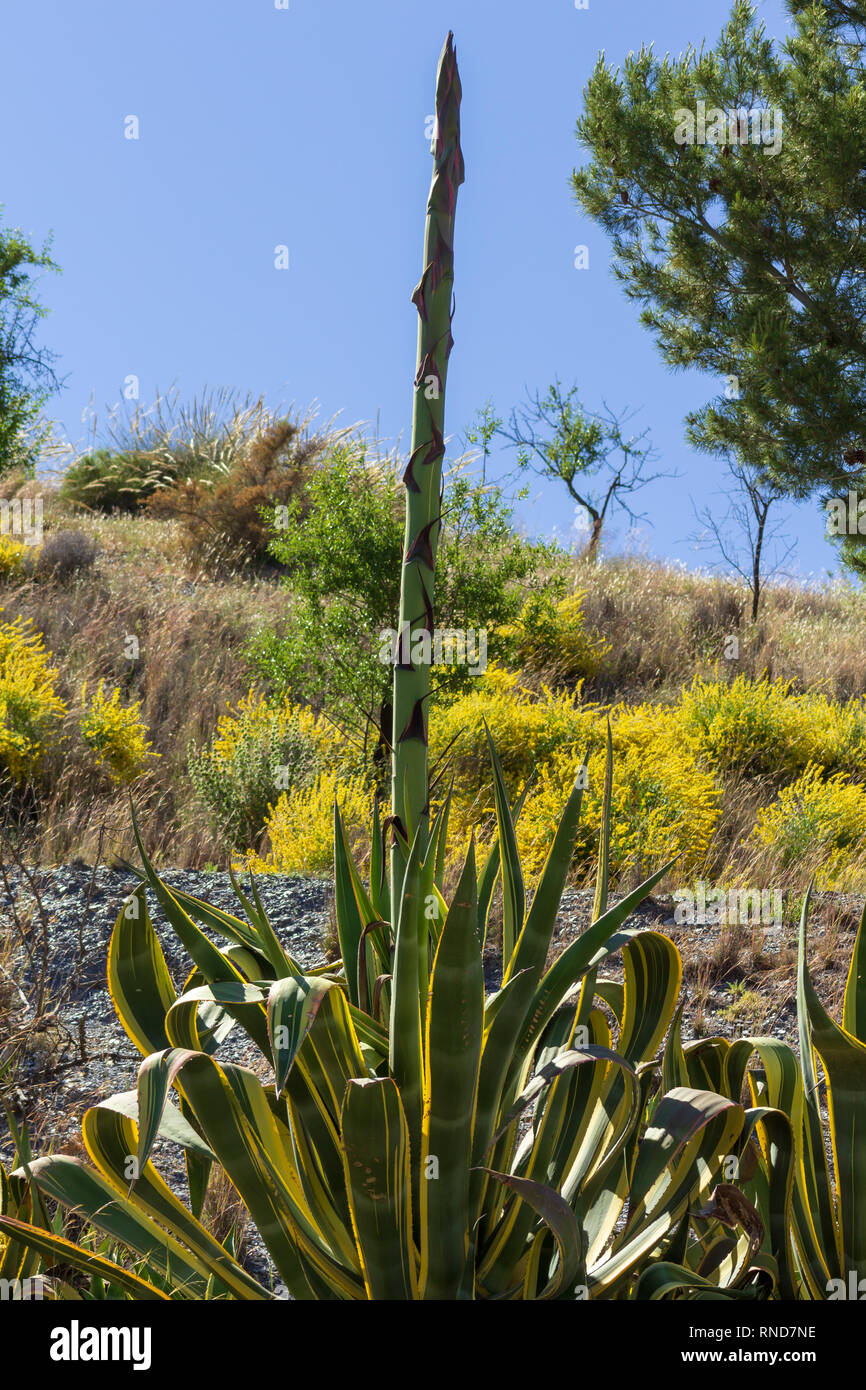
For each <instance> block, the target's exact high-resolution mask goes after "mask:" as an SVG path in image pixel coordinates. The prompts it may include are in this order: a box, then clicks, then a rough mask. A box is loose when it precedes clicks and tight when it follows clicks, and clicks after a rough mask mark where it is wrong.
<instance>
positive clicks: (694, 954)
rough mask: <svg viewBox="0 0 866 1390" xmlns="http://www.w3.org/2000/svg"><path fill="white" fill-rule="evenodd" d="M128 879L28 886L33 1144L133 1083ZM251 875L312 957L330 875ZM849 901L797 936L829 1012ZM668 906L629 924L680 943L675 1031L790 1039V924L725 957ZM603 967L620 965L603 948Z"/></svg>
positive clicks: (175, 963) (646, 910) (21, 1094)
mask: <svg viewBox="0 0 866 1390" xmlns="http://www.w3.org/2000/svg"><path fill="white" fill-rule="evenodd" d="M165 880H166V882H167V883H168V884H169V885H170V886H173V887H177V888H180V889H182V890H184V891H185V892H187V893H190V894H193V895H194V896H196V897H202V898H205V899H206V900H207V901H209V902H210V903H212V904H214V905H215V906H217V907H220V908H222V909H224V910H226V911H229V912H233V913H235V914H236V915H242V913H241V911H240V907H239V904H238V901H237V899H236V897H235V894H234V891H233V889H232V886H231V882H230V880H229V877H228V874H224V873H206V872H193V871H182V870H178V871H166V872H165ZM10 882H11V886H12V889H13V893H15V894H16V895H17V904H18V911H19V914H20V912H21V910H22V908H26V905H27V902H28V901H31V902H32V899H29V898H28V893H27V890H26V889H25V890H24V891H19V890H18V886H17V880H14V879H12V880H10ZM137 882H138V880H137V879H136V878H135V877H134V876H133V875H132V874H130V873H129V872H128V871H126V870H123V869H113V868H99V869H97V870H95V871H94V870H92V869H91V868H88V867H84V866H81V867H78V866H75V865H72V866H68V867H63V868H58V869H50V870H42V871H39V894H40V897H41V901H42V907H43V911H44V913H45V915H46V918H47V922H48V932H49V941H50V952H49V956H48V981H47V983H48V991H47V1007H48V1008H49V1009H50V1008H51V1004H52V1000H53V999H56V998H57V997H58V994H60V993H64V992H65V995H64V999H63V1002H62V1004H61V1006H60V1007H59V1009H58V1010H57V1013H56V1016H55V1017H54V1018H51V1019H49V1020H48V1022H47V1025H46V1027H45V1028H44V1030H43V1031H42V1032H40V1033H39V1034H38V1042H37V1043H36V1045H32V1039H31V1046H30V1047H29V1048H28V1052H27V1056H26V1060H25V1062H24V1065H23V1067H22V1069H21V1074H20V1076H19V1081H18V1088H17V1091H16V1094H15V1097H14V1104H15V1109H16V1111H17V1113H18V1116H19V1117H20V1118H26V1119H27V1121H28V1123H29V1125H30V1129H31V1134H32V1138H33V1149H34V1152H35V1153H37V1154H40V1153H45V1152H47V1151H48V1150H49V1148H52V1149H54V1150H58V1149H65V1150H67V1151H69V1152H79V1153H80V1152H82V1148H81V1143H80V1138H79V1132H80V1117H81V1115H82V1113H83V1111H84V1110H85V1109H86V1108H87V1107H88V1106H89V1105H93V1104H94V1103H95V1102H97V1101H99V1100H101V1099H103V1098H105V1097H106V1096H109V1095H112V1094H114V1093H115V1092H118V1091H126V1090H130V1089H132V1088H133V1087H134V1085H135V1079H136V1070H137V1066H138V1061H139V1058H138V1054H137V1052H136V1049H135V1048H134V1046H133V1044H132V1043H131V1042H130V1040H129V1039H128V1038H127V1036H126V1034H125V1033H124V1031H123V1029H122V1028H121V1026H120V1024H119V1022H118V1021H117V1018H116V1015H115V1013H114V1009H113V1007H112V1004H111V1000H110V997H109V994H108V989H107V986H106V980H105V963H106V955H107V950H108V942H109V937H110V935H111V931H112V928H113V926H114V922H115V920H116V917H117V914H118V911H119V910H120V906H121V904H122V901H123V899H124V898H125V897H126V895H127V894H128V893H129V892H130V891H131V890H132V889H133V888H134V887H135V886H136V885H137ZM258 885H259V890H260V892H261V896H262V899H263V902H264V904H265V907H266V910H267V912H268V915H269V917H270V919H271V922H272V924H273V926H274V928H275V930H276V932H277V935H278V936H279V938H280V940H281V941H282V943H283V944H284V945H285V946H286V947H287V948H288V949H289V950H290V951H291V952H292V954H293V955H294V956H295V957H296V958H297V959H298V960H299V961H300V963H301V964H302V965H304V966H307V967H309V966H311V965H313V964H315V963H316V962H317V961H321V960H322V959H323V958H324V956H325V953H326V952H325V938H326V934H327V933H328V929H329V925H330V921H331V909H332V898H333V890H332V887H331V885H330V884H329V883H327V882H325V881H323V880H316V879H300V878H282V877H277V876H269V875H263V876H262V877H261V878H260V879H259V880H258ZM148 896H149V900H150V902H149V906H150V911H151V914H152V918H153V923H154V927H155V930H156V932H157V935H158V936H159V939H160V941H161V943H162V947H163V950H164V952H165V956H166V961H167V964H168V968H169V971H170V972H171V975H172V978H173V980H174V983H175V986H176V987H177V988H178V990H180V987H181V986H182V984H183V981H184V979H185V978H186V976H187V974H188V972H189V969H190V966H191V962H190V961H189V959H188V957H187V956H186V954H185V952H184V951H183V948H182V947H181V946H180V944H179V942H178V941H177V938H176V937H175V935H174V933H173V932H172V931H171V930H170V929H169V928H168V927H167V924H166V923H165V921H164V919H163V917H162V914H161V912H160V910H159V908H158V907H157V906H156V904H155V902H154V900H153V895H152V894H149V895H148ZM10 901H11V900H10V896H9V894H8V893H7V892H5V890H3V889H2V888H0V926H2V925H8V922H9V918H10ZM862 907H863V899H862V898H854V897H851V896H848V895H838V894H836V895H831V894H823V895H818V896H817V898H816V900H815V907H814V911H813V915H812V919H813V926H812V930H811V933H810V947H811V948H812V949H811V950H810V955H811V957H812V969H813V977H814V979H815V983H816V987H817V989H818V992H819V994H820V995H821V996H822V998H823V999H824V1002H825V1004H826V1005H827V1006H828V1007H829V1008H830V1010H831V1012H833V1013H836V1014H838V1011H839V998H840V994H841V989H842V987H843V985H844V979H845V975H846V973H847V967H848V962H849V960H850V954H851V946H852V945H853V939H854V931H855V929H856V925H857V922H858V921H859V917H860V912H861V911H862ZM591 908H592V893H591V892H588V891H587V892H584V891H580V890H570V891H568V892H566V893H565V895H564V896H563V900H562V908H561V912H560V914H559V917H558V920H557V926H556V930H555V935H554V941H553V944H552V948H551V958H552V957H554V956H555V955H558V954H559V953H560V951H561V950H563V949H564V947H565V946H567V945H568V944H569V942H570V941H572V940H574V939H575V938H576V937H577V936H579V935H580V933H581V932H582V931H583V930H585V928H586V926H587V925H588V924H589V921H590V915H591ZM673 911H674V904H673V901H672V900H671V899H669V898H668V899H665V898H648V899H647V900H645V902H644V903H643V904H642V905H641V907H640V908H639V910H638V912H637V913H636V914H635V915H634V917H633V919H632V921H634V920H636V919H638V920H640V922H641V923H642V925H644V926H646V927H652V928H655V929H656V930H659V931H662V932H664V933H665V934H666V935H669V936H670V937H671V938H672V939H673V940H674V941H675V942H676V944H677V946H678V947H679V949H680V953H681V955H682V957H683V961H684V967H685V969H684V986H685V992H686V998H687V1007H686V1011H685V1015H684V1026H683V1036H684V1038H685V1039H688V1038H692V1037H696V1036H700V1035H702V1034H703V1035H713V1036H718V1035H722V1036H729V1037H734V1036H745V1035H749V1034H757V1033H772V1034H773V1035H774V1036H777V1037H780V1038H784V1039H785V1040H786V1041H788V1042H790V1043H792V1044H793V1045H796V1041H797V1033H796V1007H795V974H794V959H795V946H796V930H795V928H794V926H793V924H792V923H788V924H775V925H772V924H771V925H769V926H768V927H766V928H761V929H760V931H758V932H751V933H749V932H748V931H747V933H746V938H744V943H743V948H742V950H741V951H740V953H739V955H737V953H736V952H735V953H734V959H733V960H730V959H729V958H728V956H726V955H725V953H724V952H722V951H720V945H721V944H722V942H721V937H722V929H720V928H719V927H718V926H700V925H695V926H680V925H677V923H676V922H675V920H674V916H673ZM31 915H32V917H33V920H34V922H35V923H36V926H35V927H34V932H35V937H34V939H36V937H38V921H39V918H38V914H31ZM786 917H787V914H786ZM4 919H5V921H4ZM220 944H224V943H223V942H222V941H221V942H220ZM485 967H486V968H485V973H486V977H487V986H488V989H489V990H492V989H495V988H497V987H498V982H499V978H498V977H499V969H498V961H497V960H496V957H495V954H494V953H488V955H487V957H486V960H485ZM603 973H605V974H608V975H621V970H620V968H619V966H618V964H617V958H616V957H614V959H613V961H612V962H611V963H610V965H609V966H608V967H606V968H605V970H604V972H603ZM7 989H8V986H7ZM20 1017H21V1018H26V1014H24V1013H23V1011H22V1013H21V1015H20ZM0 1043H2V1039H0ZM220 1056H221V1058H222V1059H224V1060H227V1061H232V1062H237V1063H239V1064H243V1065H252V1064H253V1063H254V1062H258V1063H259V1065H260V1064H261V1057H260V1054H259V1053H258V1051H257V1049H256V1048H255V1047H254V1045H253V1044H251V1043H250V1042H249V1041H248V1040H247V1039H246V1036H245V1034H244V1033H243V1032H242V1031H241V1030H240V1029H239V1028H235V1029H234V1030H233V1031H232V1032H231V1033H230V1034H229V1036H228V1037H227V1038H226V1040H225V1041H224V1042H223V1044H222V1046H221V1049H220ZM12 1152H13V1151H12V1146H11V1139H10V1136H9V1133H8V1131H7V1129H6V1126H5V1122H3V1121H2V1120H0V1159H2V1161H3V1162H4V1163H6V1164H8V1163H9V1160H10V1159H11V1157H12ZM154 1158H155V1161H156V1163H157V1167H158V1168H159V1170H160V1172H161V1173H162V1175H163V1177H164V1178H165V1180H166V1181H167V1182H168V1183H169V1185H170V1186H171V1187H172V1189H173V1190H174V1191H175V1192H177V1194H178V1195H179V1196H180V1197H181V1198H184V1196H185V1192H186V1177H185V1170H184V1166H183V1160H182V1158H181V1157H180V1153H179V1150H178V1149H177V1148H176V1147H174V1146H172V1145H169V1144H160V1145H159V1146H158V1147H157V1148H156V1149H155V1151H154ZM246 1262H247V1263H248V1265H249V1267H250V1269H251V1270H252V1271H253V1272H254V1273H255V1274H256V1275H257V1276H258V1277H260V1278H267V1277H268V1271H269V1265H268V1260H267V1255H266V1253H265V1251H264V1248H263V1247H262V1245H261V1242H260V1241H259V1240H258V1236H257V1233H255V1231H254V1229H253V1228H250V1247H249V1251H248V1254H247V1257H246Z"/></svg>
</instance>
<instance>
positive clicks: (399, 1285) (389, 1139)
mask: <svg viewBox="0 0 866 1390" xmlns="http://www.w3.org/2000/svg"><path fill="white" fill-rule="evenodd" d="M340 1130H341V1138H342V1145H343V1152H344V1164H345V1177H346V1188H347V1191H348V1193H349V1203H350V1207H351V1212H352V1225H353V1228H354V1232H355V1239H356V1241H357V1244H358V1249H359V1251H360V1254H361V1263H362V1268H363V1273H364V1284H365V1287H366V1290H367V1297H368V1299H380V1298H381V1299H396V1300H406V1299H417V1298H418V1296H419V1294H418V1257H417V1252H416V1249H415V1243H414V1240H413V1237H412V1182H411V1177H410V1171H409V1127H408V1124H407V1122H406V1115H405V1113H404V1111H403V1106H402V1104H401V1102H400V1092H399V1091H398V1089H397V1087H396V1086H395V1085H394V1082H393V1081H391V1080H390V1079H389V1078H385V1079H383V1080H365V1081H351V1082H350V1083H349V1085H348V1086H347V1087H346V1096H345V1099H344V1101H343V1110H342V1115H341V1120H340Z"/></svg>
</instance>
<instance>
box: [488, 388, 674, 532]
mask: <svg viewBox="0 0 866 1390" xmlns="http://www.w3.org/2000/svg"><path fill="white" fill-rule="evenodd" d="M635 413H636V412H634V411H632V412H630V413H628V414H621V415H616V414H615V413H614V412H613V411H611V410H610V409H609V408H608V406H607V403H606V402H605V403H604V408H603V411H602V413H601V414H598V415H589V414H588V413H587V412H586V411H585V410H584V408H583V406H582V405H581V404H580V401H579V399H578V396H577V387H576V386H572V388H571V389H570V390H569V391H567V392H564V391H563V389H562V386H561V385H560V383H559V381H558V380H557V381H555V382H554V383H553V385H552V386H550V387H549V388H548V390H547V394H546V395H544V396H541V395H540V393H539V392H536V393H535V395H532V394H531V393H530V392H529V391H527V403H526V404H525V405H522V406H519V407H518V408H516V409H514V410H513V411H512V412H511V417H510V419H509V422H508V424H507V425H500V426H499V428H498V431H497V433H499V434H500V435H501V437H502V438H503V439H504V440H506V441H507V443H508V444H510V445H511V446H512V447H513V448H516V449H517V463H518V467H519V468H521V469H529V470H530V471H532V472H533V473H535V474H537V476H538V477H540V478H545V479H550V480H551V481H555V482H560V483H564V484H565V487H566V488H567V490H568V494H569V496H570V497H571V498H572V500H573V501H574V502H575V503H576V504H577V506H578V507H580V508H581V509H582V510H583V512H584V513H585V515H586V519H587V522H588V525H589V539H588V541H587V545H586V549H585V551H584V556H585V558H586V559H588V560H594V559H595V558H596V557H597V555H598V550H599V545H600V543H601V535H602V529H603V527H604V523H605V520H606V518H607V517H608V514H609V513H610V512H612V511H613V510H615V509H620V510H621V511H624V512H625V513H626V515H627V516H628V517H629V518H630V519H631V521H632V523H634V522H636V521H645V520H646V515H645V513H636V512H635V511H634V509H633V508H632V506H631V503H630V500H629V499H630V498H631V497H633V496H634V495H635V493H637V492H640V491H641V489H642V488H645V487H646V486H647V485H648V484H649V483H652V482H655V480H656V479H657V478H663V477H675V476H676V475H675V474H674V473H663V472H656V473H648V472H647V471H646V470H647V467H648V466H649V465H650V464H651V463H654V462H655V461H656V459H657V458H658V454H657V453H656V452H655V450H654V449H653V447H652V445H651V444H650V443H649V441H648V430H643V431H642V432H641V433H640V434H631V435H630V434H628V433H627V432H626V426H627V425H628V422H629V421H630V420H631V419H633V418H634V414H635Z"/></svg>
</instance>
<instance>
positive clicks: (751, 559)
mask: <svg viewBox="0 0 866 1390" xmlns="http://www.w3.org/2000/svg"><path fill="white" fill-rule="evenodd" d="M727 466H728V473H729V475H730V478H731V482H732V487H731V488H729V489H728V490H727V491H726V492H724V493H720V494H719V496H720V497H722V498H723V499H724V500H723V502H722V504H721V506H720V507H714V506H713V505H711V504H710V505H708V506H706V507H702V508H700V509H698V508H697V507H696V506H695V504H694V501H693V502H692V509H693V511H694V514H695V518H696V520H697V521H698V523H699V525H700V527H701V528H702V529H701V530H700V531H699V532H693V533H692V534H691V535H690V537H689V539H690V540H691V541H693V542H694V544H695V548H696V549H698V550H711V551H715V553H716V556H717V558H716V560H715V561H714V564H715V567H716V568H722V567H723V566H725V565H727V566H729V568H730V569H732V570H733V571H734V573H735V574H738V575H739V576H740V578H741V579H743V580H745V582H746V584H747V585H748V586H749V592H750V593H751V596H752V622H755V621H756V619H757V616H758V610H759V608H760V603H761V594H762V592H763V590H764V586H765V585H766V584H767V582H768V581H769V580H770V579H772V578H774V577H775V576H777V575H782V574H784V573H785V570H784V565H785V563H786V561H787V560H788V557H789V556H790V555H791V553H792V551H793V550H794V542H793V541H790V540H789V539H788V538H787V536H785V535H784V533H783V531H782V522H781V520H780V519H779V518H777V517H775V516H774V517H773V518H772V519H771V517H770V511H771V509H772V508H773V506H774V505H775V504H776V503H777V502H779V501H781V500H782V498H783V497H784V496H785V494H784V493H783V492H781V491H780V490H779V489H778V488H777V487H776V486H775V484H774V483H772V482H769V481H768V480H767V479H766V478H764V477H763V476H762V474H761V471H760V469H759V468H756V467H755V466H754V465H752V464H748V463H744V462H743V461H742V460H740V459H732V458H728V461H727Z"/></svg>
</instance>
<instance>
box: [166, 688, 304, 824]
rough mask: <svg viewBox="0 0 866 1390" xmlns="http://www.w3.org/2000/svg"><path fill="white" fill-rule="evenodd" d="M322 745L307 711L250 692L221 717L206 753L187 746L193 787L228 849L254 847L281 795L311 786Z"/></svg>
mask: <svg viewBox="0 0 866 1390" xmlns="http://www.w3.org/2000/svg"><path fill="white" fill-rule="evenodd" d="M321 743H322V733H321V730H320V729H319V727H318V725H317V722H316V720H315V717H314V716H313V715H312V714H311V713H310V711H309V710H304V709H300V708H298V707H297V706H293V705H291V704H290V703H289V702H288V701H286V702H284V703H282V704H280V705H272V704H269V703H268V702H267V701H265V700H264V699H263V698H262V697H261V696H256V695H255V694H253V693H252V692H250V694H249V695H247V696H246V697H245V698H244V699H243V700H241V701H240V703H239V704H238V707H237V710H232V711H229V713H228V714H226V715H223V716H222V718H221V719H220V721H219V726H218V728H217V732H216V735H215V737H214V738H213V740H212V742H211V743H210V745H209V746H208V747H206V748H202V749H198V748H197V747H196V746H195V744H191V745H190V747H189V750H188V761H189V771H190V776H191V778H192V782H193V785H194V786H195V789H196V791H197V792H198V794H199V796H200V797H201V799H202V801H203V802H204V803H205V805H206V806H207V807H208V809H209V811H210V813H211V816H212V817H213V820H214V823H215V825H216V826H217V827H218V828H219V829H220V830H221V831H222V833H223V834H224V835H225V836H226V839H227V841H228V843H229V844H230V846H231V848H232V849H237V850H245V849H248V848H250V847H255V846H257V845H258V844H259V842H260V841H261V838H262V834H263V832H264V829H265V821H266V819H267V816H268V814H269V812H270V810H271V807H272V805H273V804H274V803H275V802H276V801H277V800H278V798H279V797H280V794H281V793H282V792H291V791H293V790H296V789H300V788H303V787H307V786H309V785H310V784H311V783H312V782H313V780H314V778H315V776H316V773H317V771H318V769H319V766H320V748H321Z"/></svg>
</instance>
